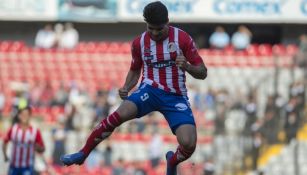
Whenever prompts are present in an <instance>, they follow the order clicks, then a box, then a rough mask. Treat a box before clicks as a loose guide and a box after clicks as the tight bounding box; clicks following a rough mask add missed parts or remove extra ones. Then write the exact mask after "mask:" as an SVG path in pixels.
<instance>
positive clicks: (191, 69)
mask: <svg viewBox="0 0 307 175" xmlns="http://www.w3.org/2000/svg"><path fill="white" fill-rule="evenodd" d="M184 69H185V71H187V72H188V73H189V74H190V75H192V77H194V78H196V79H202V80H204V79H205V78H206V77H207V68H206V66H205V64H203V63H201V64H200V65H197V66H194V65H191V64H187V65H186V66H185V67H184Z"/></svg>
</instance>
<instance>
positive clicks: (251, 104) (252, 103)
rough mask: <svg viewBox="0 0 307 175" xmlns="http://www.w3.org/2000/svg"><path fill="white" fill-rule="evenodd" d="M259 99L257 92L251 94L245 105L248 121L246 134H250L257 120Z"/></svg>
mask: <svg viewBox="0 0 307 175" xmlns="http://www.w3.org/2000/svg"><path fill="white" fill-rule="evenodd" d="M257 111H258V106H257V101H256V96H255V94H250V95H249V97H248V101H247V104H246V105H245V113H246V117H247V119H246V123H245V130H244V134H246V135H248V136H250V135H251V132H252V125H253V123H255V122H256V120H257Z"/></svg>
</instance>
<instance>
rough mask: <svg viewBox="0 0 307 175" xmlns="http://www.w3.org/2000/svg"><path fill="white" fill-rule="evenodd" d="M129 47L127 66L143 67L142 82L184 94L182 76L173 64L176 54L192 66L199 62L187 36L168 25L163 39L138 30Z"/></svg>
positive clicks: (195, 49) (134, 68) (194, 48)
mask: <svg viewBox="0 0 307 175" xmlns="http://www.w3.org/2000/svg"><path fill="white" fill-rule="evenodd" d="M131 50H132V62H131V66H130V69H131V70H136V69H140V68H143V75H142V83H146V84H148V85H151V86H153V87H156V88H160V89H162V90H165V91H167V92H173V93H176V94H181V95H186V94H187V89H186V85H185V81H186V76H185V71H184V70H182V69H180V68H178V67H177V66H176V64H175V60H176V57H177V55H179V54H183V55H184V56H185V58H186V59H187V61H188V62H189V63H190V64H192V65H199V64H201V63H203V60H202V58H201V57H200V56H199V54H198V51H197V48H196V46H195V44H194V41H193V39H192V38H191V37H190V35H189V34H187V33H186V32H184V31H182V30H180V29H178V28H176V27H172V26H169V32H168V37H167V38H166V39H165V40H163V41H158V42H157V41H154V40H152V39H151V38H150V35H149V33H148V32H144V33H142V34H141V35H140V36H138V37H137V38H136V39H135V40H134V41H133V43H132V49H131Z"/></svg>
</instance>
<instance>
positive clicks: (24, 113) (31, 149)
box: [2, 107, 45, 175]
mask: <svg viewBox="0 0 307 175" xmlns="http://www.w3.org/2000/svg"><path fill="white" fill-rule="evenodd" d="M17 115H18V121H17V123H15V124H14V125H13V126H12V127H11V128H10V129H9V130H8V132H7V134H6V137H5V138H4V143H3V147H2V151H3V155H4V159H5V161H10V167H9V172H8V174H9V175H32V174H34V170H33V168H34V156H35V152H38V153H43V152H44V151H45V146H44V142H43V139H42V136H41V132H40V130H39V129H37V128H35V127H33V126H31V125H30V118H31V108H30V107H26V108H23V109H19V111H18V113H17ZM9 142H11V143H12V153H11V156H10V158H9V156H8V155H7V148H8V143H9Z"/></svg>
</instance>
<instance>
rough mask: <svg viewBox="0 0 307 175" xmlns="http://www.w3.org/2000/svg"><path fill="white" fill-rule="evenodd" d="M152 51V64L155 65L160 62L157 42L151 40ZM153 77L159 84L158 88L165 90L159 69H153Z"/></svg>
mask: <svg viewBox="0 0 307 175" xmlns="http://www.w3.org/2000/svg"><path fill="white" fill-rule="evenodd" d="M150 50H151V53H152V55H153V59H152V62H153V63H156V62H158V58H157V43H156V42H155V41H153V40H152V39H150ZM153 77H154V79H153V80H154V82H156V83H157V84H158V88H159V89H163V90H164V87H163V86H162V85H161V83H160V76H159V69H158V68H153Z"/></svg>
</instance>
